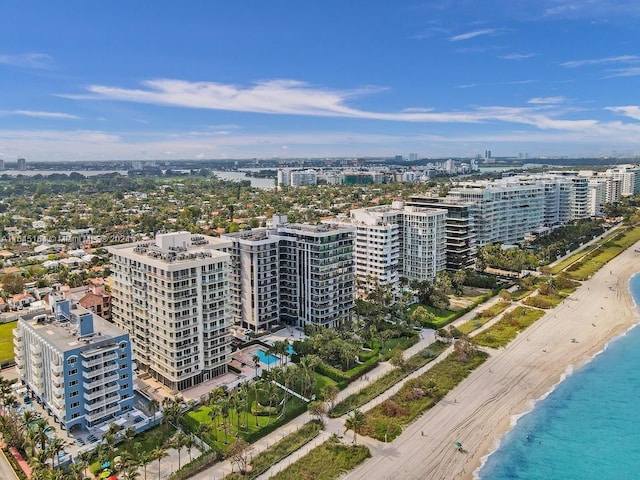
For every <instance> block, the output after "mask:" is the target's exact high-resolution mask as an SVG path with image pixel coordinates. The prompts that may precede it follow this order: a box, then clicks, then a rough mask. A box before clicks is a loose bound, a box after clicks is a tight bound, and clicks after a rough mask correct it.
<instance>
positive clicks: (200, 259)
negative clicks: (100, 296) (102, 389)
mask: <svg viewBox="0 0 640 480" xmlns="http://www.w3.org/2000/svg"><path fill="white" fill-rule="evenodd" d="M230 247H231V242H229V241H225V240H221V239H219V238H214V237H208V236H203V235H192V234H190V233H188V232H176V233H167V234H158V235H156V239H155V242H154V241H148V242H136V243H128V244H124V245H116V246H112V247H109V252H110V253H111V255H112V257H111V262H112V272H113V273H112V280H113V283H112V293H113V305H112V318H113V321H114V323H115V324H116V325H118V326H119V327H120V328H122V329H123V330H125V331H126V332H128V333H129V334H130V335H131V337H132V340H133V341H134V344H135V352H136V354H137V358H138V362H137V363H138V367H139V368H140V369H141V370H143V371H146V372H148V373H149V374H150V375H151V376H152V377H153V378H155V379H157V380H158V381H159V382H161V383H162V384H164V385H165V386H167V387H169V388H170V389H172V390H175V391H179V390H184V389H187V388H190V387H192V386H194V385H197V384H199V383H201V382H204V381H206V380H209V379H210V378H211V377H214V376H218V375H222V374H224V373H225V372H226V371H227V363H228V361H229V353H230V347H229V342H230V334H229V326H230V312H229V258H230V257H229V254H228V253H225V250H228V249H229V248H230Z"/></svg>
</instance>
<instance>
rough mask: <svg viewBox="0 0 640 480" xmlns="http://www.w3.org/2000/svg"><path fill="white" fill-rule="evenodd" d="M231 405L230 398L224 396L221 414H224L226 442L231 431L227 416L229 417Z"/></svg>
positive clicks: (221, 403)
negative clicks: (228, 428) (229, 430)
mask: <svg viewBox="0 0 640 480" xmlns="http://www.w3.org/2000/svg"><path fill="white" fill-rule="evenodd" d="M230 407H231V405H230V402H229V399H228V398H223V399H222V400H221V401H220V415H221V416H222V428H223V429H224V443H225V445H226V444H227V443H228V439H229V432H228V431H227V418H228V417H229V408H230Z"/></svg>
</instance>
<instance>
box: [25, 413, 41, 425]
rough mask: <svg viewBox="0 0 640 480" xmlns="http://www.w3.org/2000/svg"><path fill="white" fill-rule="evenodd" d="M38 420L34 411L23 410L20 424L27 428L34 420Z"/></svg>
mask: <svg viewBox="0 0 640 480" xmlns="http://www.w3.org/2000/svg"><path fill="white" fill-rule="evenodd" d="M39 418H40V415H38V413H36V411H35V410H25V411H24V412H23V413H22V423H23V424H24V426H25V427H27V428H29V427H30V426H31V424H32V423H33V422H35V421H36V420H38V419H39Z"/></svg>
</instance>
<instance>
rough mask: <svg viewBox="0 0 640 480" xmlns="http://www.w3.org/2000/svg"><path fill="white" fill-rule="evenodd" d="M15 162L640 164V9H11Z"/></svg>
mask: <svg viewBox="0 0 640 480" xmlns="http://www.w3.org/2000/svg"><path fill="white" fill-rule="evenodd" d="M1 12H2V17H3V19H4V20H5V22H4V25H3V29H2V30H1V31H0V158H2V159H4V160H5V163H6V162H15V161H16V160H17V159H18V158H21V157H24V158H26V159H27V160H28V161H36V162H38V161H47V160H50V161H63V160H68V161H74V160H82V161H91V160H173V159H218V158H219V159H229V158H253V157H257V158H270V157H282V158H296V157H297V158H302V157H366V156H394V155H403V156H405V157H409V155H411V154H413V153H415V154H417V157H418V158H425V157H447V156H455V157H473V156H475V155H481V156H482V157H484V156H485V152H486V151H489V150H490V151H491V152H492V156H494V157H518V156H519V155H523V156H524V155H525V154H527V155H528V156H529V157H531V158H535V157H540V156H550V157H554V156H556V157H557V156H568V157H597V156H605V155H614V156H615V155H619V156H627V157H632V156H638V155H640V100H638V98H637V94H636V91H637V85H638V77H639V76H640V52H639V51H638V48H639V47H638V45H639V44H640V42H639V40H640V33H639V32H638V29H637V24H638V20H639V17H640V3H638V2H633V1H630V0H617V1H616V0H593V1H589V2H587V1H584V2H575V1H574V0H540V1H538V2H526V1H523V0H488V1H485V2H471V1H468V0H460V1H451V0H444V1H443V0H439V1H430V0H427V1H406V0H400V1H397V2H383V1H373V2H371V1H367V2H365V1H361V0H360V1H354V2H340V1H337V0H328V1H325V2H320V3H315V4H314V3H300V2H293V1H291V0H282V1H278V2H260V1H257V0H248V1H246V2H221V1H212V2H203V1H194V0H187V1H185V2H181V3H180V4H178V3H175V2H170V1H167V0H159V1H158V2H155V3H154V4H153V8H150V7H149V5H145V4H142V3H138V4H136V3H134V4H131V3H125V2H110V3H98V4H96V3H87V2H74V1H72V2H63V3H51V2H45V1H43V0H35V1H31V2H14V3H8V4H5V5H3V6H2V10H1Z"/></svg>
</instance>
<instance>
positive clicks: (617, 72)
mask: <svg viewBox="0 0 640 480" xmlns="http://www.w3.org/2000/svg"><path fill="white" fill-rule="evenodd" d="M608 71H609V72H611V73H609V74H608V75H606V78H615V77H637V76H638V75H640V67H627V68H614V69H610V70H608Z"/></svg>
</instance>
